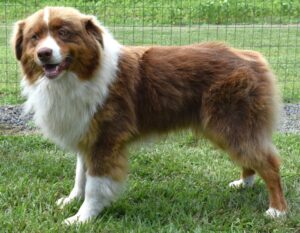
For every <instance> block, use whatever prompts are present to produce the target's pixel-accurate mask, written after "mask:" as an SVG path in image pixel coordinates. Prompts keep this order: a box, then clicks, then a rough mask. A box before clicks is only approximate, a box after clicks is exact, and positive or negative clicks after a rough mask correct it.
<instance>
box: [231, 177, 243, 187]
mask: <svg viewBox="0 0 300 233" xmlns="http://www.w3.org/2000/svg"><path fill="white" fill-rule="evenodd" d="M229 187H230V188H243V187H244V181H243V180H242V179H240V180H235V181H232V182H230V183H229Z"/></svg>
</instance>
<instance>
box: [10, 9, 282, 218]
mask: <svg viewBox="0 0 300 233" xmlns="http://www.w3.org/2000/svg"><path fill="white" fill-rule="evenodd" d="M12 42H13V46H14V49H15V54H16V57H17V59H18V60H19V61H20V63H21V67H22V69H23V73H24V77H23V80H22V87H23V94H24V95H25V96H26V97H27V101H26V104H25V109H26V111H27V112H28V111H33V112H34V120H35V122H36V124H37V125H38V126H39V127H40V128H41V130H42V132H43V133H44V135H45V136H47V137H48V138H49V139H51V140H52V141H54V142H55V143H57V144H58V145H60V146H61V147H63V148H67V149H70V150H72V151H74V152H76V153H77V167H76V178H75V185H74V188H73V190H72V191H71V193H70V195H69V196H68V197H65V198H61V199H59V200H58V201H57V204H58V205H59V206H61V207H63V206H65V205H66V204H68V203H69V202H70V201H72V200H73V199H74V198H78V197H84V202H83V204H82V206H81V207H80V209H79V211H78V213H77V214H76V215H75V216H73V217H70V218H68V219H66V220H65V222H66V223H67V224H72V223H77V222H85V221H87V220H89V219H91V218H92V217H95V216H97V215H98V214H99V213H100V212H101V211H102V210H103V208H104V207H106V206H108V205H109V204H110V203H111V202H112V201H113V200H114V199H115V198H116V197H117V195H118V194H119V193H120V191H121V190H122V186H123V183H124V182H125V180H126V174H127V157H126V154H125V151H124V150H125V147H126V145H127V144H128V142H130V141H132V140H134V139H136V138H139V137H141V136H143V135H146V134H150V133H164V132H167V131H169V130H174V129H181V128H192V129H193V130H195V131H197V132H200V133H202V134H203V135H204V136H206V137H207V138H209V139H210V140H211V141H212V142H213V143H214V144H216V145H218V146H219V147H221V148H222V149H223V150H225V151H226V152H228V154H229V155H230V157H231V159H232V160H234V161H235V162H236V163H237V164H238V165H239V166H240V167H241V168H242V175H241V178H240V179H239V180H236V181H234V182H232V183H230V186H233V187H244V186H251V185H253V182H254V175H255V173H258V174H259V175H260V176H261V177H262V178H263V180H264V181H265V182H266V185H267V187H268V190H269V198H270V205H269V209H268V210H267V212H266V214H267V215H269V216H271V217H279V216H282V215H284V214H285V212H286V210H287V205H286V201H285V199H284V196H283V193H282V187H281V181H280V175H279V160H278V159H277V152H276V148H275V146H274V145H273V143H272V139H271V135H272V132H273V129H274V125H275V123H276V118H277V115H278V108H279V107H278V106H279V103H280V98H279V97H278V93H277V89H276V84H275V78H274V76H273V74H272V72H271V71H270V68H269V66H268V64H267V62H266V61H265V60H264V58H263V57H262V56H261V55H260V54H259V53H257V52H253V51H243V50H237V49H233V48H230V47H228V46H226V45H224V44H222V43H203V44H196V45H190V46H181V47H179V46H171V47H161V46H153V47H152V46H151V47H127V46H123V45H121V44H119V43H118V42H117V41H116V40H114V38H113V37H112V36H111V34H110V33H109V32H108V31H107V30H106V29H105V28H104V27H103V26H101V25H100V23H99V22H98V21H97V20H96V18H95V17H93V16H89V15H84V14H81V13H80V12H79V11H77V10H75V9H73V8H63V7H46V8H45V9H42V10H40V11H38V12H36V13H35V14H33V15H31V16H29V17H28V18H27V19H25V20H22V21H19V22H17V23H16V25H15V30H14V35H13V40H12Z"/></svg>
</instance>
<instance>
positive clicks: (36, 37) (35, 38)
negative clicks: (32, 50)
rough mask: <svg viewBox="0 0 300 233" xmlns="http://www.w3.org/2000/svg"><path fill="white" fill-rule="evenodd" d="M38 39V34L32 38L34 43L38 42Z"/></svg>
mask: <svg viewBox="0 0 300 233" xmlns="http://www.w3.org/2000/svg"><path fill="white" fill-rule="evenodd" d="M38 39H39V36H38V35H36V34H34V35H32V36H31V41H33V42H35V41H37V40H38Z"/></svg>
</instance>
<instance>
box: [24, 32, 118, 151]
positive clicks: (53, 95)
mask: <svg viewBox="0 0 300 233" xmlns="http://www.w3.org/2000/svg"><path fill="white" fill-rule="evenodd" d="M103 43H104V50H103V52H102V57H101V61H100V62H101V64H99V69H98V70H97V72H96V73H95V75H94V76H93V77H92V78H91V79H89V80H88V81H82V80H79V79H78V77H77V76H76V75H75V74H74V73H72V72H65V73H64V74H62V76H61V77H59V78H57V79H55V80H49V79H47V78H46V77H41V78H40V79H39V80H38V81H36V82H35V83H33V84H29V82H27V80H26V77H24V78H23V80H22V84H21V85H22V89H23V92H22V93H23V95H24V96H25V97H27V101H26V102H25V106H24V107H25V113H28V112H30V111H32V112H33V113H34V121H35V123H36V124H37V126H38V127H40V128H41V130H42V132H43V134H44V135H45V136H46V137H47V138H49V139H50V140H52V141H54V142H55V143H57V144H58V145H60V146H61V147H63V148H65V149H71V150H74V151H77V144H78V142H79V141H80V139H81V138H82V136H83V135H84V134H85V133H86V131H87V130H88V127H89V124H90V121H91V118H92V117H93V115H94V114H95V112H96V111H97V110H98V109H99V108H100V107H101V106H102V105H103V103H104V101H105V100H106V98H107V96H108V95H109V86H110V85H111V84H112V83H113V82H114V80H115V79H116V72H117V69H118V68H117V67H118V59H119V55H120V52H121V45H120V44H119V43H118V42H117V41H116V40H114V39H113V37H112V36H111V35H110V34H109V32H107V31H106V30H105V29H103Z"/></svg>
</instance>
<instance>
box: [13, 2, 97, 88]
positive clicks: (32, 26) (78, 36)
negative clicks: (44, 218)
mask: <svg viewBox="0 0 300 233" xmlns="http://www.w3.org/2000/svg"><path fill="white" fill-rule="evenodd" d="M102 36H103V31H102V29H101V26H100V25H99V23H98V22H97V20H96V19H95V18H94V17H93V16H88V15H83V14H81V13H80V12H79V11H77V10H75V9H73V8H66V7H46V8H44V9H43V10H40V11H37V12H36V13H34V14H33V15H31V16H29V17H28V18H26V19H25V20H21V21H19V22H17V23H16V24H15V28H14V33H13V37H12V45H13V48H14V51H15V55H16V58H17V59H18V60H19V61H20V63H21V65H22V69H23V72H24V74H25V77H26V79H28V80H29V82H31V83H33V82H35V81H36V80H38V79H39V78H41V77H47V78H48V79H51V80H53V79H57V78H59V77H62V76H63V74H64V73H65V72H73V73H75V74H76V75H77V77H78V78H80V79H83V80H84V79H88V78H90V77H91V76H92V74H93V73H94V72H95V70H97V68H98V67H99V64H100V59H101V50H102V48H103V37H102Z"/></svg>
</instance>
